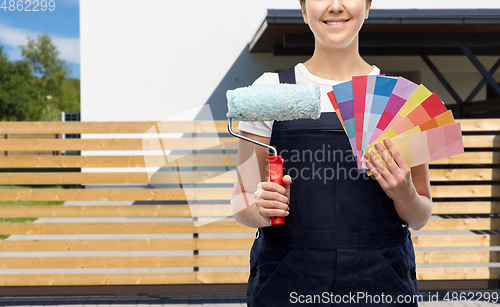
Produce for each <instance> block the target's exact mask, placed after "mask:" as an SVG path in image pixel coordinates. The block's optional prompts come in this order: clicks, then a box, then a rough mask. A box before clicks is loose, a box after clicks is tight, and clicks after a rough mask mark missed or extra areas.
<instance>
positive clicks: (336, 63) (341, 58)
mask: <svg viewBox="0 0 500 307" xmlns="http://www.w3.org/2000/svg"><path fill="white" fill-rule="evenodd" d="M315 45H316V47H315V49H314V54H313V56H312V57H311V58H310V59H309V60H308V61H307V62H305V63H304V65H305V66H306V68H307V70H309V72H310V73H312V74H313V75H315V76H317V77H320V78H323V79H328V80H335V81H348V80H351V78H352V77H353V76H361V75H367V74H369V73H370V72H371V71H372V70H373V66H371V65H369V64H368V63H366V62H365V61H364V60H363V58H361V56H360V55H359V52H358V43H357V39H356V40H355V42H353V43H352V44H349V45H348V46H345V47H341V48H327V47H326V46H322V45H321V44H319V43H318V42H316V44H315Z"/></svg>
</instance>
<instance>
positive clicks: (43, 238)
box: [0, 120, 500, 289]
mask: <svg viewBox="0 0 500 307" xmlns="http://www.w3.org/2000/svg"><path fill="white" fill-rule="evenodd" d="M461 123H462V130H463V132H464V145H465V147H466V152H465V153H463V154H460V155H457V156H454V157H451V158H447V159H443V160H440V161H436V162H434V163H432V164H431V173H430V175H431V183H432V196H433V198H434V201H435V202H434V214H433V217H432V218H431V220H430V221H429V223H428V224H427V225H426V226H425V227H424V229H422V230H421V231H418V232H413V240H414V245H415V249H416V259H417V277H418V279H419V280H420V281H451V280H483V281H484V280H486V281H488V280H490V281H491V280H498V279H500V266H499V265H498V264H500V260H499V258H500V249H499V248H498V247H499V246H500V223H499V222H500V219H498V216H497V215H498V213H499V212H500V205H499V201H498V200H499V196H500V195H499V190H498V184H499V181H498V180H499V172H498V168H497V167H498V166H499V165H500V158H499V152H498V150H499V149H500V145H499V142H498V133H499V130H500V120H462V121H461ZM155 125H156V126H155ZM234 125H235V130H236V127H237V123H234ZM151 127H156V128H158V129H150V128H151ZM213 127H215V128H213ZM155 131H161V132H162V133H182V134H184V135H185V136H187V137H184V138H167V139H163V145H162V146H163V147H164V149H165V150H174V152H173V153H172V154H171V155H170V156H169V159H171V160H169V161H177V163H176V162H171V163H173V165H174V167H176V168H177V171H178V172H182V174H181V175H182V176H181V177H182V180H183V182H182V183H183V184H195V186H188V187H184V188H183V189H180V188H178V187H173V188H172V187H169V186H168V185H169V184H172V185H174V186H175V184H177V183H178V181H177V179H176V178H178V176H180V175H179V174H180V173H178V175H176V176H169V177H168V178H166V179H165V180H166V181H164V182H163V183H165V184H167V185H166V186H165V187H161V188H154V187H151V186H149V187H147V186H146V185H148V184H149V176H148V173H147V171H146V170H144V168H145V167H146V166H147V167H152V166H156V167H162V166H165V163H166V160H165V156H164V155H161V154H156V155H152V156H148V160H147V161H149V162H148V165H146V164H145V159H144V156H143V154H142V150H143V145H144V146H146V147H148V146H149V148H153V147H154V146H153V145H151V146H150V145H148V144H153V143H154V142H158V141H157V140H156V139H155V138H154V137H153V138H151V139H149V138H144V139H143V136H144V135H145V134H144V133H146V132H147V133H152V134H151V135H152V136H153V135H154V133H155ZM63 133H72V134H77V133H78V134H84V137H83V138H81V139H43V138H34V139H26V138H18V139H13V138H8V139H0V152H6V151H7V152H26V151H29V152H35V151H56V152H61V151H99V152H102V153H103V154H97V155H85V154H84V155H82V156H66V155H53V156H42V155H13V156H11V155H9V156H0V169H3V171H4V172H3V173H0V186H16V187H17V186H29V188H21V187H19V188H12V189H1V190H0V202H16V203H14V204H12V203H11V204H9V205H3V206H0V219H4V221H6V222H4V223H0V235H6V236H9V235H10V236H11V237H9V238H6V239H4V240H0V285H1V286H3V287H0V288H4V289H5V287H9V286H48V285H51V286H57V285H64V286H67V285H81V286H84V285H145V284H148V285H159V284H172V285H173V284H244V283H246V281H247V278H248V275H249V263H248V252H249V249H250V247H251V244H252V242H253V237H254V234H255V229H251V228H247V227H245V226H242V225H240V224H238V223H237V222H235V221H234V220H231V218H226V219H223V220H218V221H215V222H212V223H208V224H205V225H202V226H199V227H195V226H194V224H193V221H192V219H191V214H192V212H193V209H195V211H196V215H197V218H200V219H202V218H204V217H212V218H213V217H220V218H223V217H228V216H230V215H231V209H230V205H229V198H230V195H231V191H232V183H233V181H234V177H235V172H234V166H235V164H236V151H237V144H238V140H237V139H235V138H233V137H231V136H229V135H228V134H227V123H226V122H225V121H218V122H216V123H215V126H213V123H208V122H169V123H155V122H44V123H38V122H2V123H0V135H2V134H17V135H29V134H47V135H49V134H63ZM85 134H87V135H86V136H85ZM94 134H115V135H116V136H115V137H113V138H109V137H108V138H98V137H95V136H93V135H94ZM123 134H134V136H133V137H131V136H129V135H125V138H119V137H118V135H123ZM143 140H144V143H143ZM217 142H220V143H221V148H222V149H223V150H224V152H223V153H221V154H213V153H212V154H210V153H209V152H204V151H203V149H206V148H208V147H210V146H212V145H213V144H215V143H217ZM183 150H184V151H185V150H187V151H188V152H189V153H190V154H188V155H186V154H185V152H182V151H183ZM112 151H116V153H115V154H114V155H107V154H104V153H105V152H106V153H109V152H112ZM123 151H132V152H134V153H133V154H130V153H128V154H123ZM175 151H178V152H179V153H178V154H176V153H175ZM176 159H177V160H176ZM169 165H170V164H169ZM23 168H25V169H33V168H38V169H52V170H53V169H60V170H61V171H62V170H64V169H71V168H73V169H79V168H82V169H83V172H52V171H51V172H49V171H47V172H44V171H42V172H36V173H35V172H9V171H8V169H16V170H19V169H23ZM94 168H95V169H101V170H98V171H92V169H94ZM115 168H118V169H119V171H116V170H114V169H115ZM137 168H140V170H141V171H139V172H137V171H134V169H137ZM102 169H106V170H107V171H103V170H102ZM228 169H229V171H228ZM169 178H170V179H169ZM201 180H204V181H203V183H200V181H201ZM38 185H40V186H42V187H37V186H38ZM51 185H57V186H62V187H63V188H62V189H61V188H48V187H47V186H51ZM81 185H83V186H86V188H78V186H80V187H81ZM54 200H57V201H80V202H81V203H80V205H78V204H76V205H75V204H74V203H73V204H72V205H62V206H55V205H33V203H31V202H33V201H54ZM115 201H128V202H130V203H132V202H135V205H130V204H128V205H124V204H118V205H117V204H116V203H115ZM27 202H28V203H27ZM95 202H100V203H99V204H98V205H96V204H95ZM148 202H149V203H148ZM155 202H156V203H155ZM160 203H162V204H160ZM188 203H189V205H188ZM190 205H191V206H190ZM12 218H38V219H40V220H37V221H34V222H24V223H22V222H9V220H8V219H12ZM47 218H48V220H47ZM5 219H7V220H5ZM44 219H45V220H44Z"/></svg>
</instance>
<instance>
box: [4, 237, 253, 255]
mask: <svg viewBox="0 0 500 307" xmlns="http://www.w3.org/2000/svg"><path fill="white" fill-rule="evenodd" d="M244 239H245V238H243V239H242V240H244ZM196 240H201V239H194V238H193V239H189V238H182V239H154V238H152V239H95V240H93V239H68V240H66V239H61V240H0V252H36V251H40V252H41V251H46V252H47V251H55V252H61V251H73V252H74V251H117V250H119V251H148V250H158V251H164V250H195V249H196V244H197V243H196ZM233 241H234V240H233ZM225 243H227V242H225Z"/></svg>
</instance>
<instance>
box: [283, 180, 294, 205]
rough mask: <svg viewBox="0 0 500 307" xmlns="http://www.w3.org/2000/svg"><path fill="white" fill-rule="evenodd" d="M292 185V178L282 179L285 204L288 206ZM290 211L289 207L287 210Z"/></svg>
mask: <svg viewBox="0 0 500 307" xmlns="http://www.w3.org/2000/svg"><path fill="white" fill-rule="evenodd" d="M291 184H292V178H291V177H290V176H288V175H285V176H284V177H283V185H284V187H285V189H286V197H287V198H288V202H287V204H290V185H291ZM288 210H290V207H289V208H288Z"/></svg>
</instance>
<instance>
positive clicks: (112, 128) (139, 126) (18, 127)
mask: <svg viewBox="0 0 500 307" xmlns="http://www.w3.org/2000/svg"><path fill="white" fill-rule="evenodd" d="M157 124H158V125H159V130H160V131H161V133H215V132H219V133H227V132H228V131H227V122H225V121H213V122H211V121H169V122H139V121H138V122H2V123H0V134H30V133H37V134H51V133H52V134H53V133H57V134H60V133H69V134H81V133H156V132H155V130H156V129H151V127H154V126H155V125H157ZM214 125H215V129H213V127H214ZM233 130H234V131H237V130H238V121H233Z"/></svg>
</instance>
